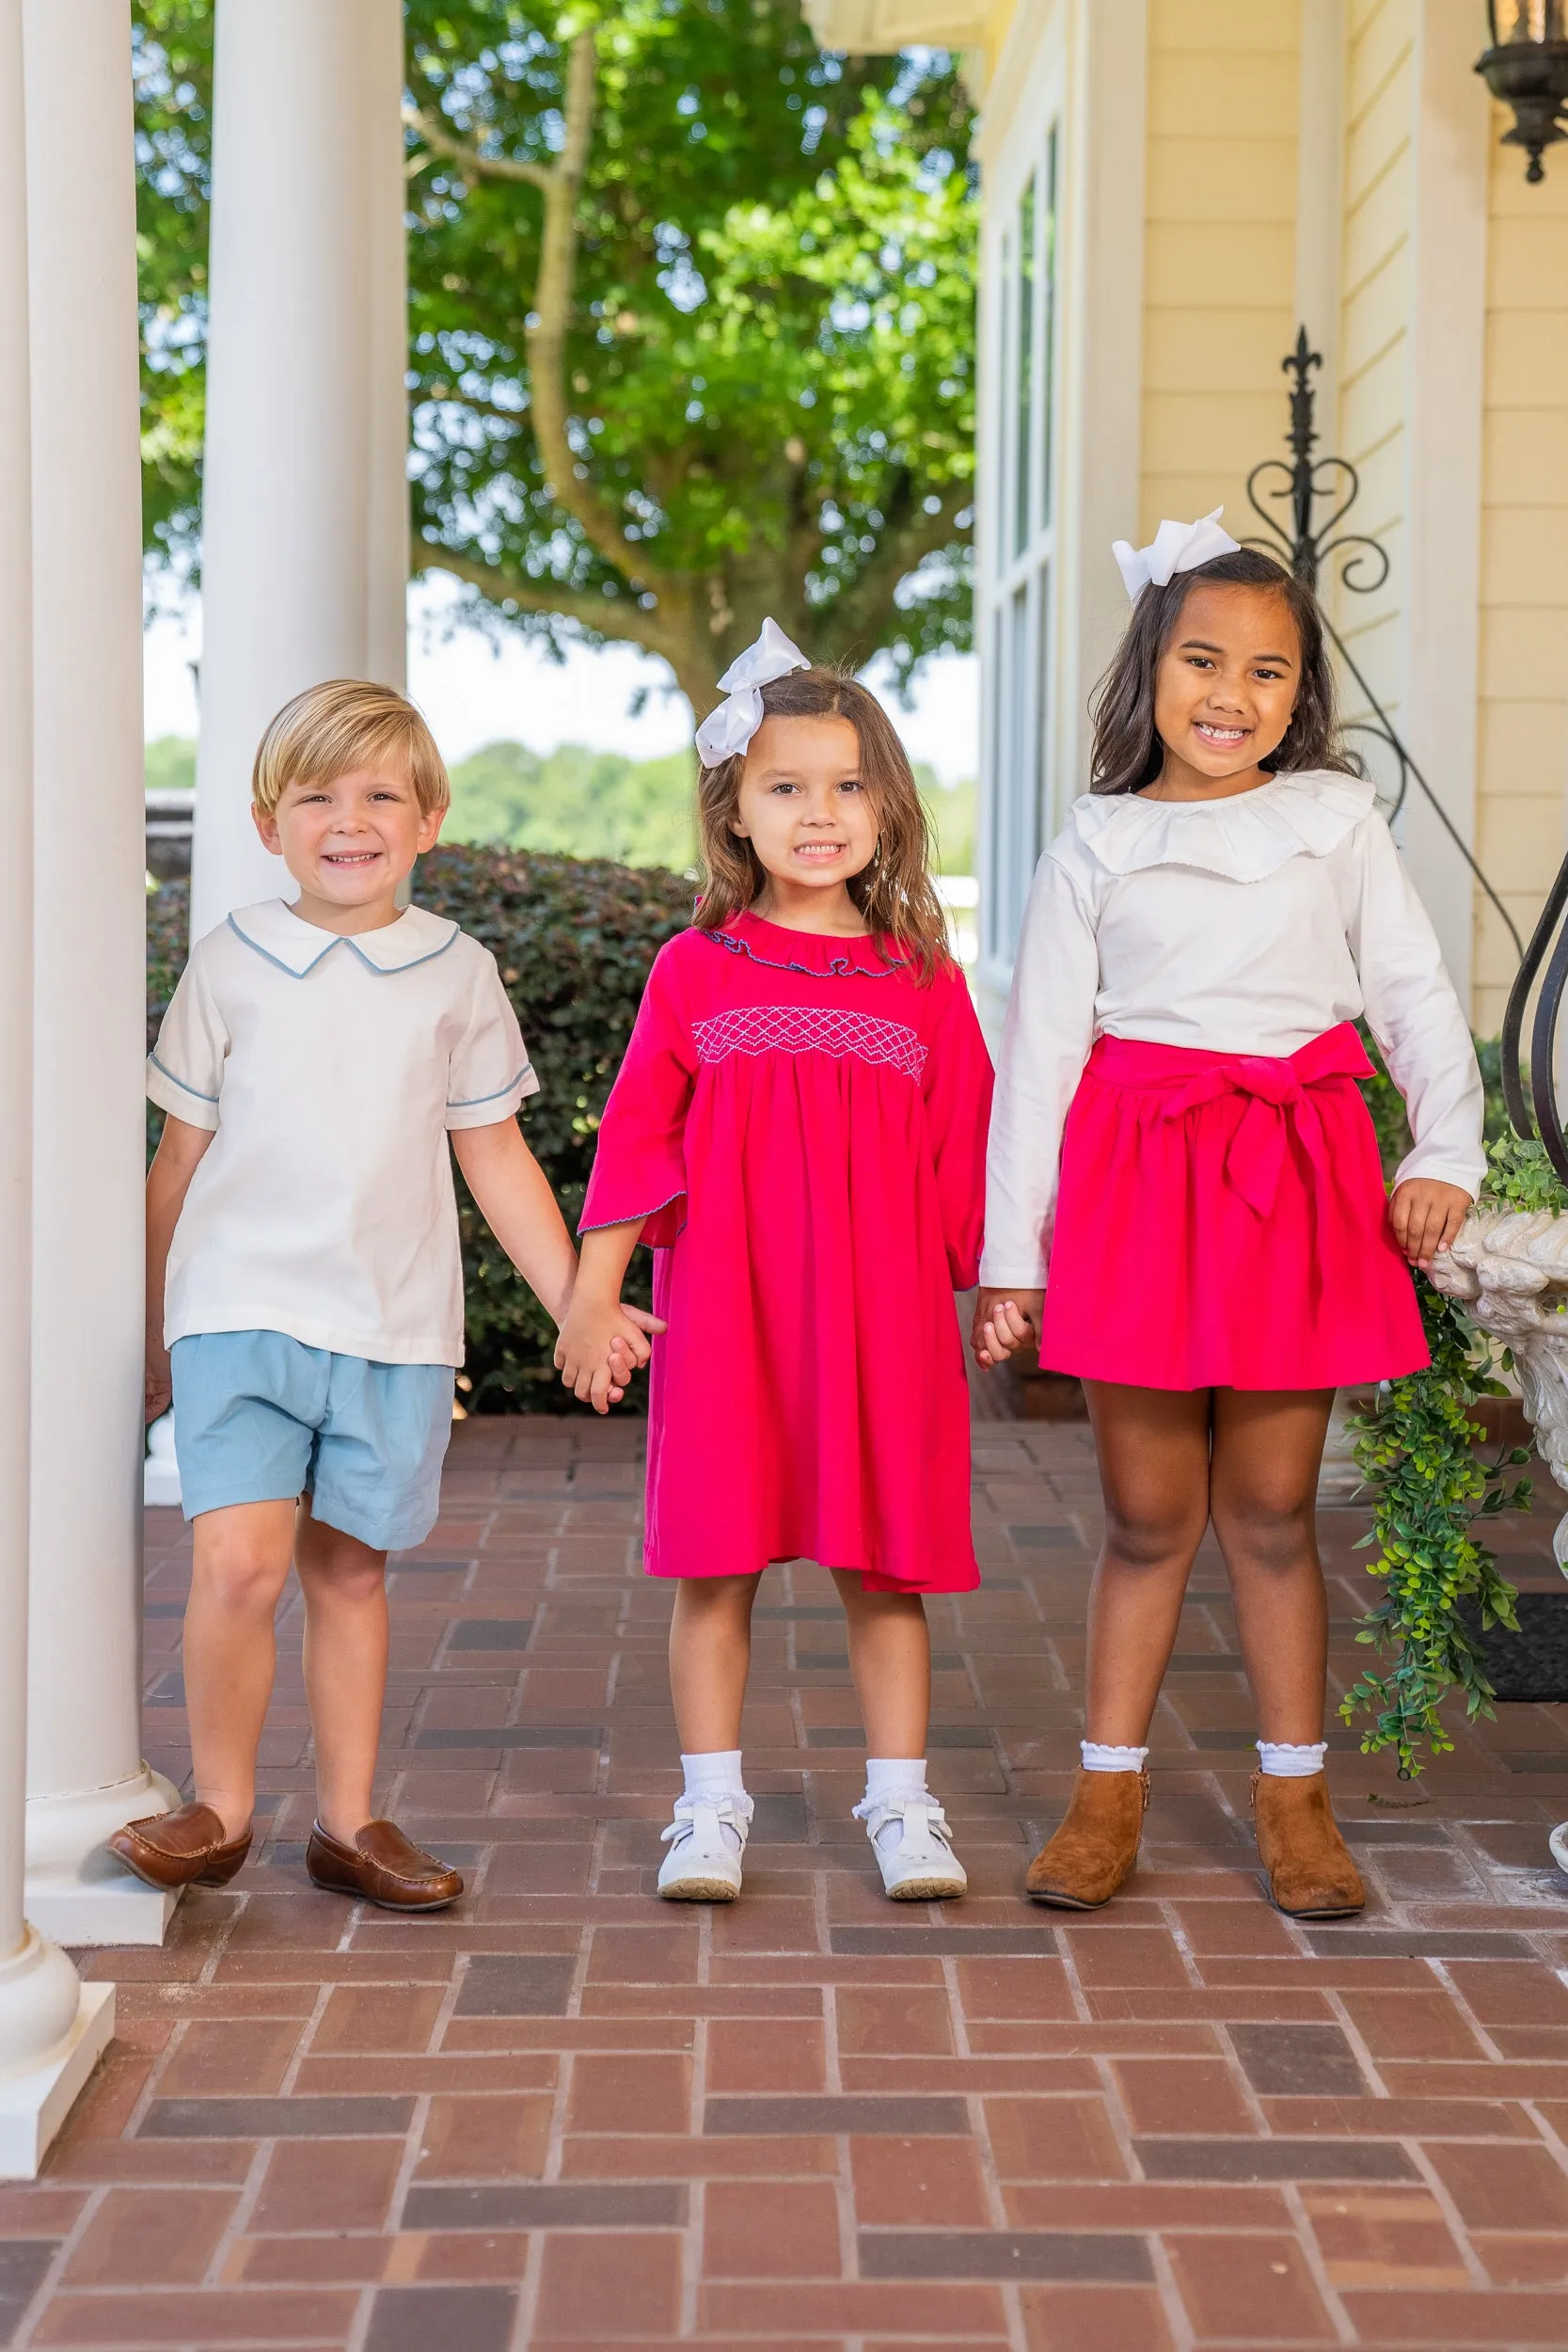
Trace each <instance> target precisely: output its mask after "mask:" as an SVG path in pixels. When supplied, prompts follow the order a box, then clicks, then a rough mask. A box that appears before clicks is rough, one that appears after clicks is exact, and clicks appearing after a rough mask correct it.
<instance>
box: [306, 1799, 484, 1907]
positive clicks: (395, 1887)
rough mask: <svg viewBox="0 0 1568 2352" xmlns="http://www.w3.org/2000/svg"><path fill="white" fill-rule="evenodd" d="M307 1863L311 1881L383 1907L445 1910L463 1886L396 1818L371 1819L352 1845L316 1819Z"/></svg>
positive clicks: (333, 1890) (329, 1892)
mask: <svg viewBox="0 0 1568 2352" xmlns="http://www.w3.org/2000/svg"><path fill="white" fill-rule="evenodd" d="M305 1867H306V1870H307V1872H308V1873H309V1879H310V1883H311V1884H312V1885H313V1886H321V1887H325V1890H326V1892H327V1893H328V1894H330V1895H352V1896H353V1897H354V1898H355V1899H356V1901H358V1902H363V1903H379V1905H380V1906H381V1908H382V1910H383V1911H445V1909H446V1907H447V1905H448V1904H449V1903H454V1902H455V1901H456V1900H457V1898H458V1897H459V1895H461V1894H462V1892H463V1881H462V1879H461V1878H460V1877H459V1875H458V1873H457V1872H456V1871H455V1870H449V1869H448V1867H447V1866H446V1864H445V1863H444V1862H437V1861H436V1857H435V1855H434V1854H428V1853H421V1852H420V1849H419V1847H418V1846H416V1845H415V1844H414V1843H413V1842H412V1840H411V1839H409V1838H406V1837H404V1834H403V1832H402V1830H401V1829H399V1827H398V1825H397V1823H396V1822H395V1821H367V1822H366V1823H365V1826H364V1828H363V1829H362V1830H361V1831H360V1832H359V1834H358V1836H356V1838H355V1841H354V1843H353V1845H352V1846H345V1845H344V1844H343V1842H342V1840H341V1838H338V1837H329V1836H327V1834H326V1832H325V1830H324V1829H323V1827H322V1825H321V1823H320V1822H319V1821H317V1822H316V1823H315V1824H314V1825H313V1827H312V1829H311V1831H310V1842H309V1845H308V1846H307V1847H306V1849H305Z"/></svg>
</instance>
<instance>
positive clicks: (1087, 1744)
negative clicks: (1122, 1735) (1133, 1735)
mask: <svg viewBox="0 0 1568 2352" xmlns="http://www.w3.org/2000/svg"><path fill="white" fill-rule="evenodd" d="M1078 1746H1079V1752H1080V1754H1081V1755H1082V1756H1083V1758H1084V1770H1085V1772H1142V1771H1143V1768H1144V1766H1145V1764H1146V1763H1147V1761H1148V1749H1147V1748H1108V1747H1105V1746H1104V1745H1102V1744H1101V1741H1100V1740H1080V1741H1079V1743H1078Z"/></svg>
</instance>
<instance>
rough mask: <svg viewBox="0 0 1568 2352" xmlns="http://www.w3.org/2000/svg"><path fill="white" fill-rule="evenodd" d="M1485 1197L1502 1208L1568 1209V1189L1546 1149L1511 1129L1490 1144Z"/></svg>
mask: <svg viewBox="0 0 1568 2352" xmlns="http://www.w3.org/2000/svg"><path fill="white" fill-rule="evenodd" d="M1486 1157H1487V1160H1488V1162H1489V1163H1490V1165H1489V1167H1488V1168H1487V1171H1486V1180H1485V1185H1484V1192H1483V1197H1484V1198H1485V1199H1486V1200H1488V1201H1492V1202H1495V1203H1496V1204H1497V1207H1498V1208H1501V1209H1550V1211H1551V1213H1552V1215H1553V1216H1559V1215H1560V1213H1561V1211H1562V1210H1564V1209H1568V1188H1565V1187H1564V1185H1563V1182H1562V1179H1561V1177H1560V1175H1559V1174H1558V1172H1557V1170H1556V1168H1553V1166H1552V1164H1551V1162H1550V1160H1549V1159H1548V1158H1547V1157H1546V1147H1545V1145H1544V1143H1538V1142H1537V1141H1536V1140H1535V1138H1534V1137H1533V1136H1531V1137H1530V1138H1528V1140H1527V1139H1526V1138H1525V1137H1524V1136H1516V1135H1515V1134H1514V1133H1513V1129H1512V1128H1510V1129H1509V1130H1508V1132H1507V1133H1506V1134H1505V1135H1501V1136H1498V1137H1497V1140H1496V1141H1495V1142H1493V1143H1490V1144H1488V1146H1487V1150H1486Z"/></svg>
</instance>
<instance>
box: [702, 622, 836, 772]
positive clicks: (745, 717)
mask: <svg viewBox="0 0 1568 2352" xmlns="http://www.w3.org/2000/svg"><path fill="white" fill-rule="evenodd" d="M810 668H811V663H810V662H809V661H808V660H807V659H806V657H805V655H804V654H803V653H802V652H801V651H800V646H799V645H792V644H790V642H789V639H788V638H787V637H786V636H785V635H784V631H783V629H782V628H780V627H779V624H778V623H777V621H771V620H769V621H764V623H763V625H762V634H761V636H760V637H759V638H758V639H757V642H756V644H754V645H748V646H747V648H746V650H745V652H744V653H743V654H741V655H739V656H738V657H737V658H736V660H734V661H732V662H731V663H730V666H729V668H728V669H727V670H726V671H725V673H724V675H723V676H722V677H721V679H720V681H719V683H720V685H721V686H722V687H723V688H724V689H725V690H726V692H727V695H728V699H727V700H726V701H724V702H721V704H720V706H719V707H718V709H717V710H710V711H709V712H708V715H707V717H706V718H705V720H704V721H703V723H702V725H701V726H700V727H699V728H698V729H697V752H698V756H699V757H700V758H701V760H702V763H703V766H704V767H705V768H717V767H718V765H719V763H720V761H721V759H728V758H730V757H731V756H732V755H733V754H734V753H736V752H743V751H744V750H745V749H746V746H747V744H748V743H749V742H750V741H751V739H752V736H753V735H755V733H756V731H757V729H758V727H760V726H761V724H762V693H761V691H760V690H761V689H762V688H763V687H765V686H768V685H769V684H771V682H772V680H773V679H774V678H776V677H787V676H788V675H789V673H790V671H791V670H809V669H810Z"/></svg>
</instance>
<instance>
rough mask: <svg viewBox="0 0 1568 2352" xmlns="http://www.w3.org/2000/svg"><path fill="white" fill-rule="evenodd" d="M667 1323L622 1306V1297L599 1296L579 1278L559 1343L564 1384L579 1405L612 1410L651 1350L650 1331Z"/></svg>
mask: <svg viewBox="0 0 1568 2352" xmlns="http://www.w3.org/2000/svg"><path fill="white" fill-rule="evenodd" d="M663 1329H664V1325H663V1323H662V1322H661V1321H660V1320H659V1318H658V1316H657V1315H651V1314H649V1313H648V1312H647V1311H646V1310H645V1309H644V1308H641V1307H623V1306H622V1304H621V1302H620V1300H619V1299H618V1298H596V1297H595V1296H594V1294H593V1293H592V1292H591V1291H590V1290H588V1289H586V1288H585V1287H584V1286H583V1285H582V1284H581V1283H579V1284H578V1288H577V1290H576V1291H575V1292H574V1293H573V1295H572V1302H571V1304H570V1306H569V1307H568V1308H567V1310H566V1319H565V1321H564V1322H563V1323H562V1327H561V1337H560V1338H559V1339H558V1340H557V1342H556V1343H555V1363H556V1369H557V1371H558V1372H559V1373H560V1375H561V1385H562V1388H564V1389H570V1390H571V1391H572V1394H573V1395H574V1396H575V1397H576V1398H577V1399H578V1403H579V1404H581V1405H592V1406H593V1407H594V1411H595V1412H596V1413H608V1412H609V1410H610V1406H612V1405H619V1403H620V1402H621V1399H622V1398H623V1397H624V1396H625V1394H626V1383H627V1382H628V1381H629V1380H630V1378H631V1375H632V1374H633V1373H634V1372H638V1371H641V1368H642V1366H643V1365H644V1364H645V1363H646V1362H647V1360H648V1358H649V1356H650V1355H651V1354H652V1352H653V1351H652V1349H651V1348H650V1347H649V1344H648V1340H649V1335H650V1334H652V1333H656V1332H659V1331H662V1330H663Z"/></svg>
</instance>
